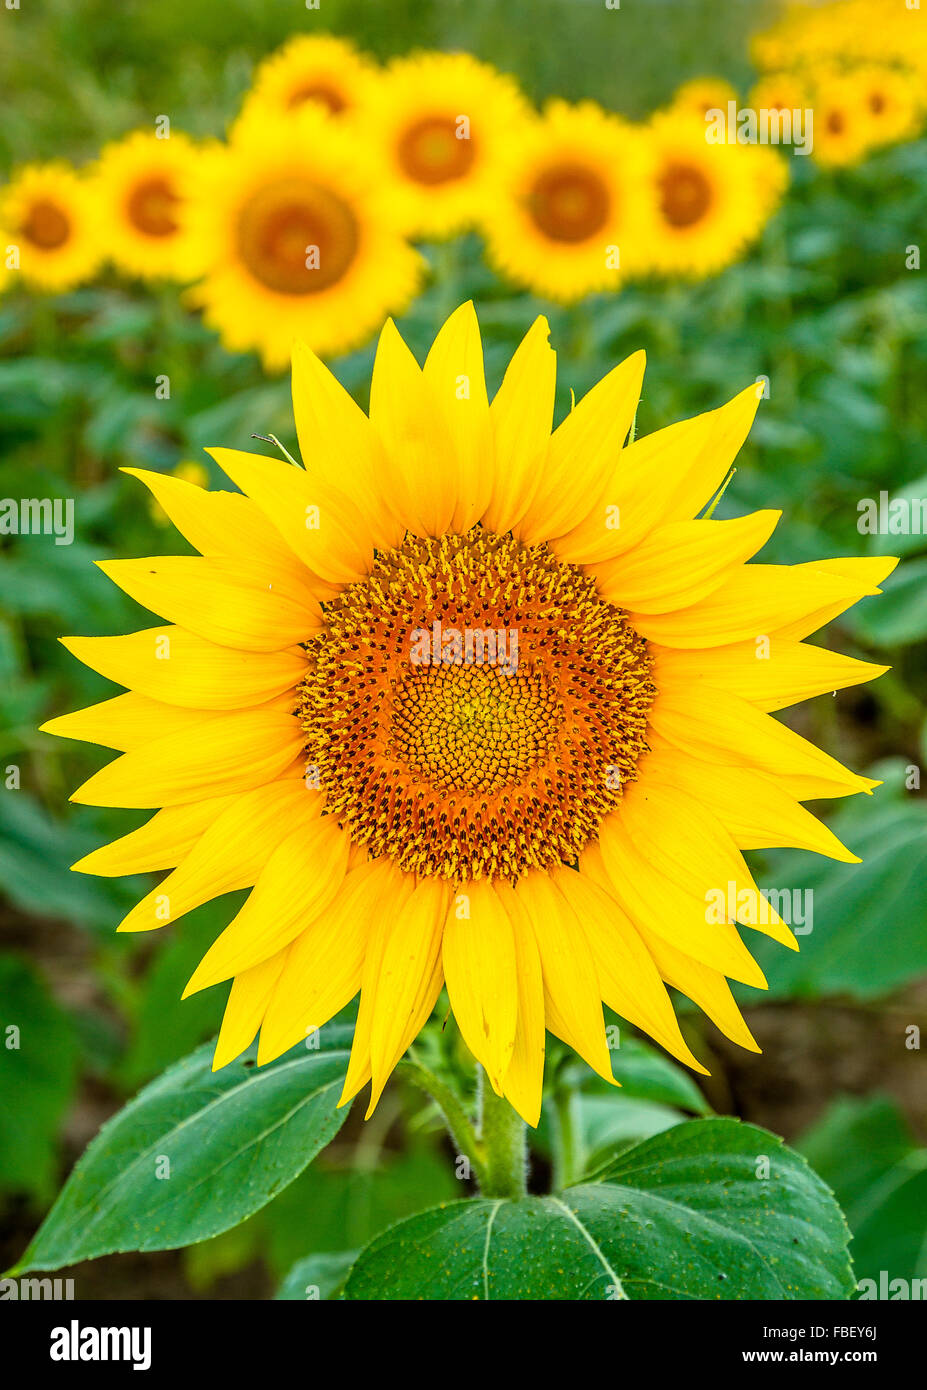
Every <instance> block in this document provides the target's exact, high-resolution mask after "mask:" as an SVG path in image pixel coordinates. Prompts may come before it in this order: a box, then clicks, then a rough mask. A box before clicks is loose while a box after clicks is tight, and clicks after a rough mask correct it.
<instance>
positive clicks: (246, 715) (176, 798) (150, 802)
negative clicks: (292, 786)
mask: <svg viewBox="0 0 927 1390" xmlns="http://www.w3.org/2000/svg"><path fill="white" fill-rule="evenodd" d="M303 738H304V735H303V732H302V730H301V729H300V727H299V724H298V723H297V722H296V720H295V719H293V718H292V717H291V716H290V715H288V714H283V713H281V712H280V711H277V710H269V711H265V710H242V711H236V712H235V713H233V714H221V715H216V716H214V717H213V718H211V719H208V720H206V721H204V722H203V723H202V724H197V725H196V728H195V729H194V730H192V731H190V732H188V733H181V734H168V735H167V736H166V737H165V738H157V739H154V740H153V741H152V742H151V743H146V744H145V746H144V747H143V748H136V749H133V751H132V752H131V753H123V755H122V757H120V758H116V759H115V760H114V761H113V762H111V763H109V764H108V765H107V766H106V767H103V768H101V769H100V771H99V772H96V773H94V775H93V776H92V777H91V778H89V779H88V781H86V782H85V783H84V784H83V786H82V787H79V788H78V790H77V791H76V792H75V793H74V795H73V796H72V797H71V800H72V801H76V802H77V803H78V805H81V806H135V807H139V808H141V809H143V808H145V807H148V806H182V805H184V804H185V803H186V802H188V801H198V800H199V799H200V798H201V797H204V796H220V795H223V794H224V793H227V792H243V791H248V790H249V789H250V788H251V787H259V786H261V785H262V784H263V783H264V782H272V781H273V780H274V778H276V777H279V776H280V775H281V774H282V773H283V772H285V771H286V770H287V768H289V766H290V764H291V763H292V762H293V760H294V758H296V757H297V756H298V754H299V752H300V750H301V749H302V745H303Z"/></svg>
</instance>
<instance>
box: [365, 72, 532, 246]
mask: <svg viewBox="0 0 927 1390" xmlns="http://www.w3.org/2000/svg"><path fill="white" fill-rule="evenodd" d="M527 112H528V106H527V103H526V101H525V99H524V97H523V96H522V94H521V92H520V90H519V88H518V86H517V84H516V83H515V82H514V81H513V80H512V79H511V78H510V77H507V76H506V75H505V74H504V73H500V72H498V71H497V70H496V69H495V68H494V67H492V66H491V65H490V64H488V63H481V62H479V61H478V60H477V59H476V58H473V57H471V56H470V54H468V53H415V54H412V55H411V56H410V57H407V58H399V59H396V60H394V61H393V62H392V63H390V64H389V66H388V67H387V68H386V69H385V71H384V74H383V76H382V78H381V79H380V80H379V81H378V82H377V83H375V84H373V85H372V86H371V87H370V88H369V89H368V94H367V98H366V100H365V101H364V102H363V103H362V105H361V107H360V109H359V112H358V118H359V121H360V122H361V123H362V131H363V137H362V138H363V140H364V143H365V144H368V145H369V147H370V151H371V154H372V155H373V158H374V159H375V160H376V162H377V164H378V165H380V166H381V167H382V169H383V172H384V176H385V177H386V179H387V180H388V182H389V186H390V201H391V204H392V206H393V208H394V210H395V214H396V216H397V218H398V219H399V221H400V223H401V225H402V226H403V227H404V228H405V230H406V231H407V232H408V233H409V234H410V235H412V236H421V237H426V236H427V237H445V236H450V235H451V234H452V233H454V232H459V231H461V230H463V229H464V228H467V227H471V226H473V225H474V224H475V223H476V222H477V221H478V219H479V216H480V213H481V211H482V210H483V209H484V208H485V206H486V204H487V202H488V201H489V200H490V198H491V196H492V195H491V190H492V188H493V184H494V176H495V174H496V171H497V169H498V167H499V162H500V157H501V154H502V150H503V147H504V144H505V142H506V140H507V139H508V137H509V134H510V132H511V131H512V129H513V127H515V126H517V125H518V124H519V123H520V122H521V121H522V120H523V119H524V118H525V117H526V115H527Z"/></svg>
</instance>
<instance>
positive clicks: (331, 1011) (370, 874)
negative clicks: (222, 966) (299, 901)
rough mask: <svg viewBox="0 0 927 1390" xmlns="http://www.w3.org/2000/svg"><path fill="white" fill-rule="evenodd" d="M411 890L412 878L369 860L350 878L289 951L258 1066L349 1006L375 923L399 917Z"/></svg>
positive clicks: (263, 1032)
mask: <svg viewBox="0 0 927 1390" xmlns="http://www.w3.org/2000/svg"><path fill="white" fill-rule="evenodd" d="M405 880H408V885H407V887H406V883H405V882H404V881H405ZM411 888H412V885H411V879H410V878H409V875H403V874H401V873H400V871H399V870H398V869H397V868H396V867H395V865H393V864H392V863H391V862H390V861H389V860H387V859H380V860H367V861H365V862H364V863H362V864H360V865H359V866H358V867H357V868H356V869H352V870H351V871H350V872H349V873H348V875H347V877H346V878H345V880H344V883H343V884H342V886H341V888H340V890H339V892H338V895H337V897H336V898H335V899H334V901H333V902H332V903H331V904H330V905H329V907H328V908H327V909H326V911H325V912H323V913H321V914H320V915H319V916H318V917H316V918H315V920H314V921H313V922H311V923H310V925H309V926H308V927H307V928H306V929H305V931H303V932H301V933H300V935H299V936H297V937H296V939H295V941H293V942H292V943H291V945H290V946H289V947H288V948H287V952H286V967H285V969H284V971H283V973H282V975H281V977H280V981H279V983H278V984H277V986H276V988H275V990H274V993H273V998H272V999H271V1001H270V1004H269V1007H268V1009H267V1013H266V1015H265V1017H264V1022H263V1024H262V1026H261V1043H260V1047H259V1048H258V1062H259V1063H260V1064H263V1063H264V1062H269V1061H272V1060H273V1058H274V1057H278V1056H279V1055H280V1054H281V1053H282V1052H285V1051H286V1050H287V1048H289V1047H292V1046H293V1044H294V1043H296V1042H298V1041H299V1039H300V1038H304V1037H305V1036H306V1034H307V1032H308V1030H309V1029H312V1028H321V1027H323V1025H324V1024H326V1023H327V1022H328V1020H329V1019H330V1018H332V1017H334V1015H335V1014H336V1013H338V1011H339V1010H340V1009H343V1008H344V1006H345V1005H346V1004H348V1003H350V1001H351V1000H352V999H353V998H354V996H355V994H357V992H358V990H359V989H360V987H361V977H362V972H363V968H364V959H365V956H366V952H367V944H368V942H369V939H370V933H371V931H372V929H373V923H374V922H375V921H376V920H377V918H378V917H379V916H384V915H392V914H394V913H396V912H398V911H400V910H401V907H402V904H403V902H404V901H405V898H406V896H407V895H408V892H411Z"/></svg>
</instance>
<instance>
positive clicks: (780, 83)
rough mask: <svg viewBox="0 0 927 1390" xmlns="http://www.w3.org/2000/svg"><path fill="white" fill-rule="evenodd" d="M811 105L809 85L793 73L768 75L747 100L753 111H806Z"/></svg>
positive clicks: (760, 81)
mask: <svg viewBox="0 0 927 1390" xmlns="http://www.w3.org/2000/svg"><path fill="white" fill-rule="evenodd" d="M809 104H810V103H809V100H808V88H807V85H806V83H805V81H804V80H803V79H802V78H800V77H799V76H798V75H797V74H795V73H793V72H771V73H768V74H767V75H766V76H765V77H762V78H760V80H759V82H757V84H756V86H755V87H754V88H753V90H752V91H751V93H750V95H749V97H748V98H747V105H748V106H749V108H750V110H751V111H804V110H806V108H807V107H808V106H809ZM813 119H814V118H813V117H812V128H813Z"/></svg>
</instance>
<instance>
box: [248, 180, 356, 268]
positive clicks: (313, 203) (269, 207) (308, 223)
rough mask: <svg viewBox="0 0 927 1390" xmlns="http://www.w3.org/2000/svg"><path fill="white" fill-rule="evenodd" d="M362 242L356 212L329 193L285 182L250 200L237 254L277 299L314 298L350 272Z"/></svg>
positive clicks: (302, 183) (307, 183)
mask: <svg viewBox="0 0 927 1390" xmlns="http://www.w3.org/2000/svg"><path fill="white" fill-rule="evenodd" d="M359 240H360V231H359V228H358V225H357V219H356V217H355V215H354V212H353V210H352V209H351V208H350V207H349V206H348V204H347V203H346V202H344V200H343V199H342V198H340V197H339V196H338V195H337V194H336V193H334V192H332V190H331V189H329V188H324V187H323V186H322V185H321V184H316V183H312V182H310V181H309V180H305V181H304V180H301V179H295V178H294V179H281V180H280V181H279V182H277V183H273V184H269V185H267V186H266V187H265V188H261V189H259V190H258V192H256V193H254V194H252V195H251V197H250V198H249V199H248V201H247V202H246V203H245V205H244V207H243V208H242V209H241V211H240V213H239V215H238V226H237V241H238V251H239V254H240V256H241V259H242V261H243V262H244V264H245V265H246V266H247V268H248V270H249V271H250V272H251V274H252V275H253V276H254V277H255V279H256V280H259V281H260V283H261V284H262V285H264V286H266V288H267V289H269V290H276V291H277V293H278V294H293V295H297V294H315V293H317V292H318V291H320V290H327V289H328V288H329V287H330V286H332V285H334V284H337V282H338V281H339V280H341V279H342V277H343V276H344V275H345V274H346V273H347V271H348V269H349V268H350V266H351V264H352V262H353V260H354V258H355V256H356V255H357V249H358V245H359Z"/></svg>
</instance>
